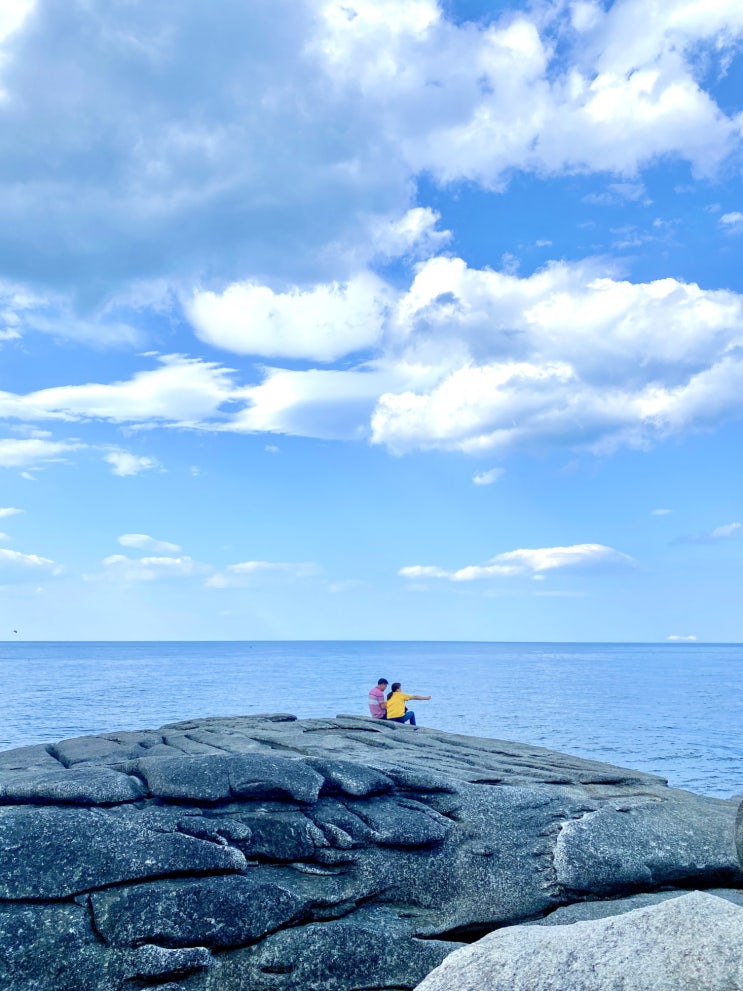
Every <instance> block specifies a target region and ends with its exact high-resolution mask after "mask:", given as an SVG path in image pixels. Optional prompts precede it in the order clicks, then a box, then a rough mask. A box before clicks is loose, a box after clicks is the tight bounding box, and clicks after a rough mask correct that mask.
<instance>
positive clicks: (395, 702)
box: [387, 681, 431, 726]
mask: <svg viewBox="0 0 743 991" xmlns="http://www.w3.org/2000/svg"><path fill="white" fill-rule="evenodd" d="M401 688H402V685H401V684H400V682H399V681H393V682H392V687H391V689H390V692H389V694H388V695H387V720H388V721H389V722H393V723H410V725H411V726H415V713H414V712H413V711H412V709H406V708H405V703H406V702H407V701H408V700H409V699H418V700H420V701H421V702H428V700H429V699H430V698H431V696H430V695H406V694H405V692H402V691H400V689H401Z"/></svg>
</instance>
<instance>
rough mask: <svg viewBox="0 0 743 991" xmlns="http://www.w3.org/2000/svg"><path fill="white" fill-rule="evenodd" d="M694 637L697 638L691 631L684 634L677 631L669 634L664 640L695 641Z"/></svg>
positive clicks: (673, 641)
mask: <svg viewBox="0 0 743 991" xmlns="http://www.w3.org/2000/svg"><path fill="white" fill-rule="evenodd" d="M696 639H697V638H696V637H695V636H694V634H693V633H688V634H685V635H682V634H679V633H671V634H670V636H667V637H666V640H668V641H670V642H671V643H695V642H696Z"/></svg>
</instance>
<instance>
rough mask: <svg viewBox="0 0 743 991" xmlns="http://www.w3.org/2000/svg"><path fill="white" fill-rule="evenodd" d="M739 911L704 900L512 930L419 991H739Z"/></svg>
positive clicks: (465, 954)
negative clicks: (568, 922)
mask: <svg viewBox="0 0 743 991" xmlns="http://www.w3.org/2000/svg"><path fill="white" fill-rule="evenodd" d="M741 935H743V908H741V906H739V905H734V904H732V903H731V902H729V901H727V900H725V899H722V898H716V897H715V896H714V895H709V894H706V893H704V892H699V891H696V892H692V893H690V894H685V895H682V896H680V897H676V898H670V899H667V900H665V901H661V902H658V903H657V904H655V905H651V906H649V907H646V908H637V909H635V910H634V911H630V912H626V913H624V914H621V915H614V916H611V917H609V918H604V919H595V920H592V921H587V922H576V923H574V924H572V925H560V926H553V927H551V926H511V927H509V928H507V929H501V930H499V931H497V932H494V933H491V934H490V935H489V936H486V937H484V938H483V939H481V940H479V941H478V942H477V943H475V944H474V945H473V946H467V947H463V948H462V949H459V950H457V951H456V952H454V953H452V954H451V955H450V956H449V957H447V958H446V960H445V961H444V962H443V963H442V964H441V966H439V967H437V968H436V970H434V971H433V972H432V973H431V974H429V975H428V977H427V978H426V979H425V980H424V981H423V982H422V983H421V984H419V985H418V991H566V989H570V991H741V989H743V939H741Z"/></svg>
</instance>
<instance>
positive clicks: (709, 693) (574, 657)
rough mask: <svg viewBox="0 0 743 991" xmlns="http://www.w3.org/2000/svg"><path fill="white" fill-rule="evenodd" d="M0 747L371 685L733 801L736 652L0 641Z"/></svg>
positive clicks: (319, 710) (294, 708)
mask: <svg viewBox="0 0 743 991" xmlns="http://www.w3.org/2000/svg"><path fill="white" fill-rule="evenodd" d="M0 677H2V691H3V695H4V700H5V705H4V719H3V721H2V724H1V725H0V749H7V748H10V747H18V746H23V745H26V744H31V743H50V742H53V741H56V740H60V739H64V738H67V737H72V736H80V735H83V734H87V733H101V732H109V731H112V730H118V729H142V728H146V727H150V728H155V727H158V726H160V725H162V724H163V723H167V722H174V721H177V720H181V719H188V718H193V717H203V716H227V715H237V714H250V713H259V712H291V713H294V714H295V715H297V716H300V717H308V716H335V715H337V714H339V713H359V714H367V712H368V710H367V709H366V695H367V692H368V690H369V688H371V687H372V685H373V684H375V683H376V681H377V679H378V678H379V677H386V678H387V679H389V681H401V682H402V683H403V690H404V691H407V692H410V693H411V694H416V695H418V694H420V695H428V694H430V695H432V696H433V698H432V700H431V701H430V702H416V703H415V709H416V712H417V716H418V721H419V722H420V723H422V724H423V725H428V726H435V727H438V728H440V729H444V730H450V731H455V732H464V733H473V734H476V735H478V736H489V737H495V738H498V739H502V740H519V741H522V742H525V743H531V744H536V745H539V746H543V747H549V748H551V749H554V750H561V751H564V752H567V753H572V754H577V755H579V756H582V757H589V758H592V759H595V760H601V761H606V762H609V763H613V764H619V765H622V766H624V767H631V768H636V769H639V770H643V771H650V772H652V773H655V774H659V775H661V776H662V777H664V778H667V779H668V781H669V783H670V784H671V785H673V786H675V787H679V788H687V789H690V790H692V791H696V792H699V793H702V794H707V795H718V796H721V797H729V796H731V795H733V794H741V793H743V646H742V645H737V644H585V643H577V644H567V643H449V642H447V643H411V642H403V643H392V642H380V643H374V642H339V641H330V642H317V641H313V642H306V643H303V642H295V641H291V642H253V643H251V642H239V643H227V642H215V643H204V642H197V643H173V642H158V643H142V642H136V643H92V642H85V643H19V642H15V643H5V644H0Z"/></svg>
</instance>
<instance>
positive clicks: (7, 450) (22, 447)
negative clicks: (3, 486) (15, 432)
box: [0, 399, 86, 468]
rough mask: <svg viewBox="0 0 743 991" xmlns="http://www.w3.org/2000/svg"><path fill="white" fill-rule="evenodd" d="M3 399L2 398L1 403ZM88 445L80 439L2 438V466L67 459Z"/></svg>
mask: <svg viewBox="0 0 743 991" xmlns="http://www.w3.org/2000/svg"><path fill="white" fill-rule="evenodd" d="M1 403H2V400H1V399H0V404H1ZM84 447H86V445H85V444H82V443H80V442H79V441H50V440H37V439H35V438H28V439H24V440H13V439H8V438H5V439H3V440H0V467H1V468H21V467H27V466H30V465H38V464H43V463H46V462H49V461H66V460H67V459H66V457H65V455H67V454H70V453H72V452H73V451H79V450H81V449H82V448H84Z"/></svg>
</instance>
